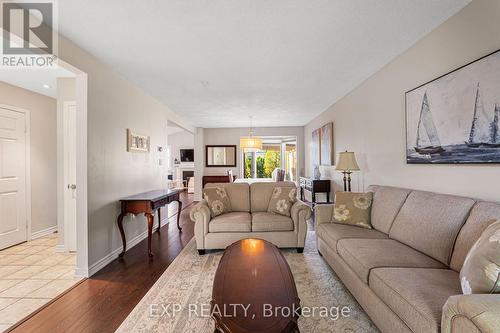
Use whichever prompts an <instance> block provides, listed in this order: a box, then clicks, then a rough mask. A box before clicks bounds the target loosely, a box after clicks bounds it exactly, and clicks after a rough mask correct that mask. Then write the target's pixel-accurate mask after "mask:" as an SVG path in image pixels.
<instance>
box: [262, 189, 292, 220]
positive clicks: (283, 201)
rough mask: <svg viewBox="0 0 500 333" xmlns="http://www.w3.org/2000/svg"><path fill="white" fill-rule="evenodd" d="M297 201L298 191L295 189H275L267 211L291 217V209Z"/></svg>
mask: <svg viewBox="0 0 500 333" xmlns="http://www.w3.org/2000/svg"><path fill="white" fill-rule="evenodd" d="M295 201H297V189H296V188H295V187H275V188H274V189H273V194H272V196H271V200H270V201H269V206H268V207H267V211H268V212H269V213H276V214H280V215H284V216H290V209H291V208H292V205H293V204H294V202H295Z"/></svg>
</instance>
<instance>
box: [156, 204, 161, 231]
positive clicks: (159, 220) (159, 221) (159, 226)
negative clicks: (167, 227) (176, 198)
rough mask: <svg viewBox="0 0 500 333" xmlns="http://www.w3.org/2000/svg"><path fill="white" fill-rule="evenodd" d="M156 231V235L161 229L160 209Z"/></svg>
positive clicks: (159, 210)
mask: <svg viewBox="0 0 500 333" xmlns="http://www.w3.org/2000/svg"><path fill="white" fill-rule="evenodd" d="M157 212H158V230H156V231H157V232H158V233H160V228H161V208H158V210H157Z"/></svg>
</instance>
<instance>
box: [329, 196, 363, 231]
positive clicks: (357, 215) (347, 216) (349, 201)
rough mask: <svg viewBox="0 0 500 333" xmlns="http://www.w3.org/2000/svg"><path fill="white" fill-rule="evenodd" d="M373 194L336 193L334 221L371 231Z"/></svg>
mask: <svg viewBox="0 0 500 333" xmlns="http://www.w3.org/2000/svg"><path fill="white" fill-rule="evenodd" d="M372 199H373V193H372V192H368V193H353V192H337V193H335V206H334V209H333V214H334V216H333V217H334V219H335V220H336V221H335V222H337V223H343V224H351V225H355V226H358V227H362V228H366V229H371V228H372V225H371V223H370V214H371V207H372Z"/></svg>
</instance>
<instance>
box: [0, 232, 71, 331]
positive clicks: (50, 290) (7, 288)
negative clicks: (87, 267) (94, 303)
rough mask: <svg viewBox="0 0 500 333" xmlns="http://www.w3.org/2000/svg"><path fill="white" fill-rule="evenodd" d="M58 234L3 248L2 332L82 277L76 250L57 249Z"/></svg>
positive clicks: (0, 262)
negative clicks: (71, 251)
mask: <svg viewBox="0 0 500 333" xmlns="http://www.w3.org/2000/svg"><path fill="white" fill-rule="evenodd" d="M56 245H57V234H51V235H49V236H46V237H42V238H38V239H35V240H33V241H30V242H26V243H22V244H19V245H16V246H13V247H10V248H8V249H5V250H1V251H0V332H3V331H4V330H6V329H7V328H9V327H10V326H12V325H13V324H15V323H17V322H18V321H19V320H21V319H23V318H24V317H26V316H27V315H29V314H30V313H31V312H33V311H35V310H36V309H38V308H39V307H41V306H42V305H44V304H45V303H47V302H49V301H50V300H51V299H53V298H54V297H56V296H57V295H59V294H60V293H62V292H63V291H65V290H67V289H68V288H70V287H71V286H72V285H74V284H76V283H77V282H78V281H79V280H80V279H79V278H75V277H74V272H75V267H76V254H74V253H57V252H56Z"/></svg>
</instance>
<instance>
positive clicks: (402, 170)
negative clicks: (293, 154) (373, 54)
mask: <svg viewBox="0 0 500 333" xmlns="http://www.w3.org/2000/svg"><path fill="white" fill-rule="evenodd" d="M498 13H500V1H495V0H476V1H473V2H472V3H471V4H470V5H468V6H467V7H465V8H464V9H463V10H462V11H461V12H459V13H458V14H457V15H455V16H454V17H452V18H450V19H449V20H448V21H447V22H445V23H444V24H442V25H441V26H440V27H438V28H437V29H435V30H434V31H433V32H431V33H430V34H429V35H427V36H426V37H425V38H423V39H422V40H420V41H419V42H418V43H417V44H415V45H414V46H413V47H411V48H410V49H409V50H408V51H406V52H405V53H404V54H402V55H401V56H399V57H397V58H396V59H395V60H393V61H392V62H391V63H389V64H388V65H387V66H385V67H384V68H383V69H382V70H380V71H379V72H377V73H376V74H375V75H373V76H372V77H370V78H369V79H368V80H366V81H365V82H364V83H363V84H361V85H360V86H359V87H357V88H356V89H355V90H354V91H352V92H351V93H350V94H349V95H347V96H346V97H344V98H342V99H341V100H340V101H338V102H337V103H335V104H334V105H332V106H331V107H330V108H329V109H328V110H327V111H325V112H324V113H322V114H321V115H320V116H318V117H316V118H315V119H314V120H313V121H311V122H310V123H309V124H307V126H306V127H305V140H306V147H309V146H310V143H311V132H312V130H314V129H315V128H318V127H319V126H321V125H323V124H324V123H326V122H329V121H334V127H335V130H334V133H335V134H334V135H335V140H334V141H335V152H336V154H337V153H338V152H339V151H342V150H345V149H347V150H351V151H354V152H356V155H357V158H358V162H359V164H360V167H361V169H362V171H361V172H358V173H356V175H355V179H354V190H359V191H362V190H364V189H366V187H367V186H368V185H370V184H384V185H395V186H404V187H411V188H418V189H423V190H431V191H439V192H445V193H453V194H458V195H465V196H472V197H476V198H480V199H487V200H496V201H500V192H499V191H498V186H497V185H496V183H495V182H498V180H499V179H500V167H499V166H498V165H481V166H470V165H469V166H467V165H456V166H454V165H407V164H406V161H405V123H404V112H405V111H404V110H405V108H404V92H405V91H407V90H410V89H412V88H414V87H417V86H419V85H421V84H422V83H424V82H427V81H429V80H432V79H434V78H436V77H439V76H441V75H443V74H445V73H447V72H449V71H451V70H453V69H455V68H457V67H460V66H462V65H465V64H467V63H469V62H471V61H473V60H475V59H477V58H479V57H482V56H484V55H486V54H488V53H490V52H493V51H495V50H497V49H499V48H500V33H499V31H500V20H498ZM334 79H335V78H332V80H334ZM306 150H307V149H306ZM322 172H323V174H324V175H325V176H326V177H333V178H334V179H335V184H336V187H337V189H338V188H340V186H341V184H342V179H341V175H340V173H338V172H336V171H334V168H333V167H322ZM306 173H307V174H308V175H311V174H312V166H311V165H310V156H309V154H308V153H306Z"/></svg>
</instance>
